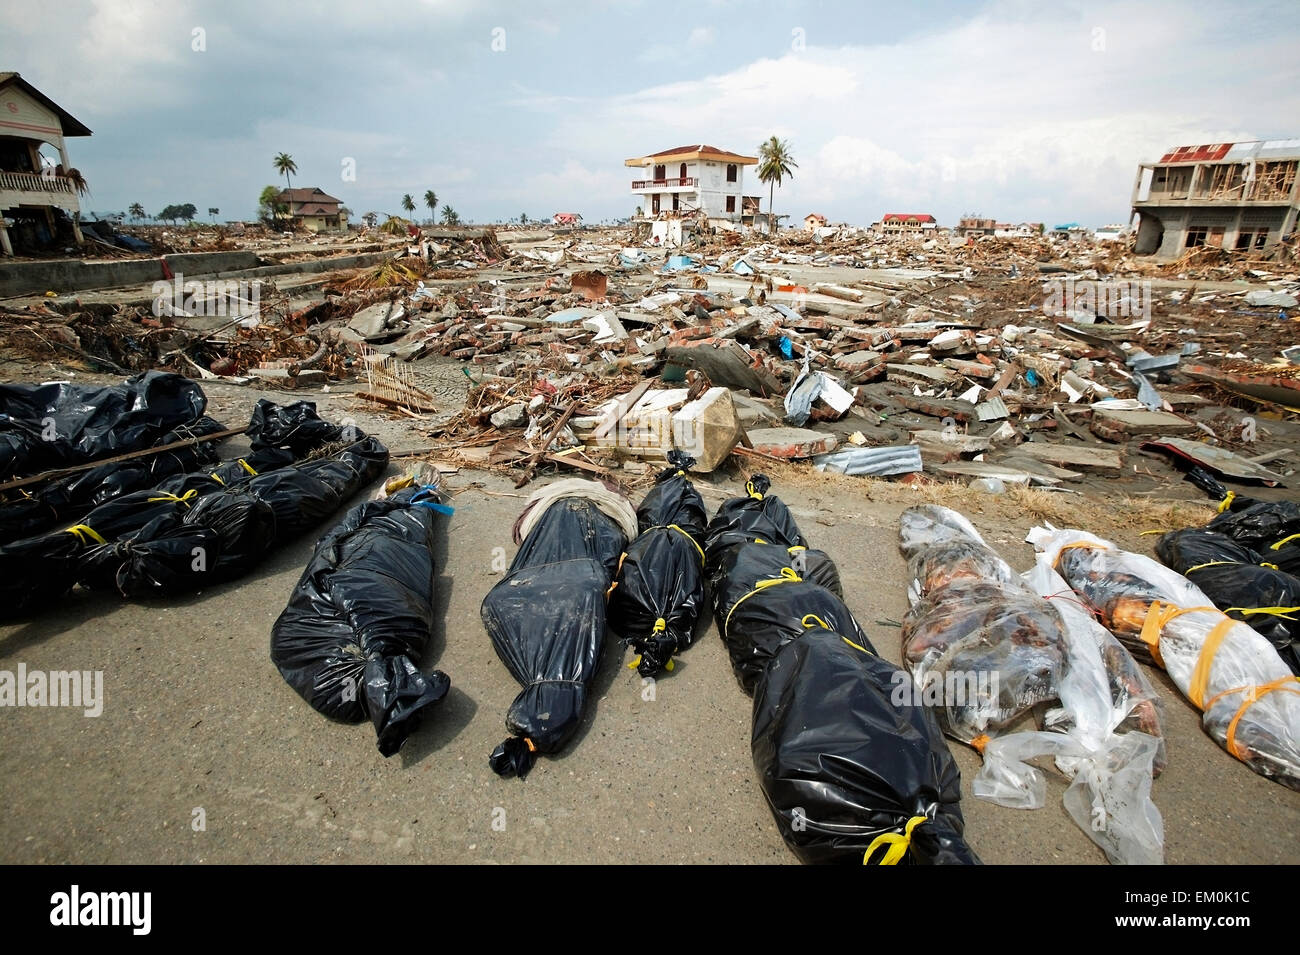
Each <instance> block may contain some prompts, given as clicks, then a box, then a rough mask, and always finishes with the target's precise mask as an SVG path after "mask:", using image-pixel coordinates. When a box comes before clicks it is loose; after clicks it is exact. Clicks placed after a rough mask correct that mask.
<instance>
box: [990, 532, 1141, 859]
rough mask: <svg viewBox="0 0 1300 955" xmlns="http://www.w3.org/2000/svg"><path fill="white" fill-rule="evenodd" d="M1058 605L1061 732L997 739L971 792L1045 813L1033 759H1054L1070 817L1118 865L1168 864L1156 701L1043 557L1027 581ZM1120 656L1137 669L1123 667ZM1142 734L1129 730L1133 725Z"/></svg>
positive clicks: (1055, 727)
mask: <svg viewBox="0 0 1300 955" xmlns="http://www.w3.org/2000/svg"><path fill="white" fill-rule="evenodd" d="M1024 579H1025V582H1026V583H1027V584H1029V586H1031V587H1032V588H1033V589H1034V590H1035V592H1037V593H1038V594H1039V595H1041V596H1042V597H1044V598H1047V599H1049V600H1051V601H1052V606H1053V607H1054V608H1055V609H1056V611H1057V613H1058V614H1059V615H1060V617H1061V621H1062V624H1063V625H1064V631H1063V632H1064V635H1065V647H1066V667H1065V672H1064V674H1063V675H1062V677H1061V681H1060V702H1061V705H1060V707H1058V708H1056V709H1054V710H1051V711H1049V712H1048V714H1047V716H1046V718H1045V720H1044V723H1045V725H1046V726H1048V727H1050V728H1051V730H1052V731H1047V732H1030V733H1013V734H1011V735H1009V736H1003V737H999V738H997V739H994V740H992V741H990V742H989V744H988V745H987V746H986V747H985V749H984V765H983V766H982V767H981V768H980V772H979V775H977V776H976V777H975V780H974V782H973V784H972V786H971V790H972V792H974V794H975V795H976V796H979V797H981V798H983V799H988V800H990V801H992V802H995V803H998V804H999V805H1002V806H1008V807H1011V808H1015V809H1038V808H1040V807H1041V806H1042V805H1043V804H1044V802H1045V800H1046V780H1045V779H1044V777H1043V774H1042V772H1041V771H1040V770H1038V769H1037V768H1035V767H1034V766H1032V765H1030V763H1029V760H1031V759H1036V758H1039V757H1045V756H1051V757H1053V758H1054V759H1055V761H1056V767H1057V769H1059V770H1060V771H1061V772H1063V773H1064V774H1065V775H1066V776H1068V777H1071V778H1072V780H1073V781H1072V782H1071V785H1070V788H1069V789H1068V790H1067V791H1066V794H1065V798H1064V802H1065V808H1066V811H1067V812H1068V813H1069V814H1070V817H1071V818H1072V819H1073V820H1074V821H1075V823H1076V824H1077V825H1078V826H1079V828H1080V829H1082V830H1083V831H1084V832H1085V833H1086V834H1087V835H1088V837H1089V838H1090V839H1092V840H1093V842H1095V843H1097V845H1098V846H1100V847H1101V848H1102V850H1103V851H1104V852H1105V853H1106V858H1107V859H1109V860H1110V861H1111V862H1113V863H1117V864H1128V865H1154V864H1158V863H1160V862H1162V861H1163V858H1164V825H1163V822H1162V820H1161V817H1160V810H1159V809H1157V808H1156V806H1155V803H1154V802H1152V800H1151V780H1152V778H1153V776H1154V775H1156V773H1157V772H1158V770H1159V768H1161V767H1162V766H1163V763H1164V739H1163V738H1162V737H1160V736H1158V735H1149V734H1148V733H1145V732H1141V731H1140V730H1141V729H1143V728H1150V729H1154V731H1155V732H1157V733H1158V732H1159V713H1158V709H1157V704H1156V697H1155V693H1154V691H1153V690H1152V689H1151V685H1150V684H1149V683H1147V681H1146V679H1145V677H1143V676H1142V674H1141V672H1140V671H1138V670H1137V668H1136V666H1133V665H1132V658H1131V657H1129V655H1128V653H1127V652H1126V651H1125V650H1124V648H1123V647H1121V646H1120V645H1119V644H1118V643H1117V642H1116V640H1115V638H1114V637H1113V636H1111V634H1110V633H1109V632H1108V631H1106V630H1105V628H1103V627H1102V626H1101V625H1100V624H1098V623H1097V622H1096V621H1095V620H1094V619H1093V618H1092V616H1091V615H1090V614H1089V613H1088V612H1087V611H1086V610H1085V609H1084V608H1083V606H1082V605H1081V604H1080V603H1079V602H1078V601H1077V600H1075V599H1073V595H1072V592H1071V591H1070V590H1069V585H1068V584H1066V582H1065V581H1064V580H1063V579H1062V578H1061V577H1060V575H1058V574H1057V573H1056V572H1055V571H1054V570H1052V568H1051V566H1050V565H1048V564H1047V562H1046V561H1044V560H1043V559H1041V557H1040V559H1039V561H1038V562H1037V564H1036V565H1035V566H1034V568H1033V569H1032V570H1030V571H1029V572H1028V573H1026V574H1025V575H1024ZM1117 656H1122V658H1123V659H1125V660H1127V661H1128V666H1116V663H1115V661H1116V658H1117ZM1133 723H1136V726H1137V731H1134V732H1128V733H1124V734H1119V733H1117V732H1116V731H1117V730H1118V729H1120V727H1122V726H1124V725H1126V724H1133Z"/></svg>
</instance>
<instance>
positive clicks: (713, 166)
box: [623, 145, 758, 226]
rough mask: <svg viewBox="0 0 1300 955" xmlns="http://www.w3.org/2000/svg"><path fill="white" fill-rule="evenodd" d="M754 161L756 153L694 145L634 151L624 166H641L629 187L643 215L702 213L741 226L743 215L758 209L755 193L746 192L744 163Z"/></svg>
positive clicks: (712, 221)
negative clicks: (640, 153) (643, 152)
mask: <svg viewBox="0 0 1300 955" xmlns="http://www.w3.org/2000/svg"><path fill="white" fill-rule="evenodd" d="M757 162H758V159H757V158H756V157H754V156H742V155H740V154H739V153H733V152H728V151H727V150H725V149H719V148H717V147H716V146H705V145H698V146H677V147H676V148H674V149H665V150H663V151H662V152H657V153H651V154H650V155H649V156H638V157H636V158H633V159H628V160H626V161H625V162H624V163H623V165H625V166H631V167H633V168H636V169H639V170H640V173H639V175H638V178H636V179H634V180H632V192H633V194H634V195H635V196H636V200H637V205H638V207H639V208H640V210H641V216H642V217H643V218H647V219H656V218H659V217H661V216H670V215H672V214H674V213H675V214H676V215H677V216H680V217H683V218H685V217H697V216H699V215H700V213H703V214H704V216H705V217H706V218H707V219H708V220H709V224H710V225H711V226H717V225H723V224H732V225H739V224H740V223H741V218H742V216H744V215H747V214H749V215H752V214H753V213H752V212H751V211H749V210H752V209H757V207H758V197H757V196H746V195H745V167H746V166H753V165H755V164H756V163H757Z"/></svg>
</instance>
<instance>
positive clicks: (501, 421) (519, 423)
mask: <svg viewBox="0 0 1300 955" xmlns="http://www.w3.org/2000/svg"><path fill="white" fill-rule="evenodd" d="M489 420H490V421H491V422H492V424H493V425H494V426H495V427H498V428H522V427H524V426H525V425H526V424H528V408H527V407H526V406H525V405H522V404H517V405H510V406H508V407H506V408H502V409H501V410H500V411H498V412H497V413H496V414H494V415H492V417H491V418H490V419H489Z"/></svg>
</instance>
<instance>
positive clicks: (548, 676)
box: [480, 497, 635, 777]
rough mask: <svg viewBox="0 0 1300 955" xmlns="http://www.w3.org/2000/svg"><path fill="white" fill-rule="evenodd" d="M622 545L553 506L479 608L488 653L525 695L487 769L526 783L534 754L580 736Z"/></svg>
mask: <svg viewBox="0 0 1300 955" xmlns="http://www.w3.org/2000/svg"><path fill="white" fill-rule="evenodd" d="M628 510H629V512H630V511H631V507H630V506H629V507H628ZM633 520H635V518H634V517H633ZM626 544H627V537H626V536H625V535H624V533H623V531H622V529H621V527H620V526H619V523H618V522H617V521H616V520H614V519H613V518H611V517H610V516H609V515H607V514H605V513H602V511H601V510H600V508H599V507H597V506H596V504H595V503H594V502H592V501H589V500H584V499H582V498H581V497H564V498H560V499H558V500H554V501H552V502H551V503H550V504H549V506H547V507H546V510H545V512H544V513H542V514H541V515H540V516H538V517H537V518H536V520H535V521H534V522H533V523H532V525H531V529H530V530H529V531H528V535H527V536H526V537H525V538H524V540H523V543H522V545H521V546H520V548H519V551H518V552H517V553H516V554H515V558H514V560H513V561H512V562H511V564H510V569H509V571H508V572H507V573H506V576H505V577H504V578H503V579H502V580H501V581H499V582H498V583H497V584H496V586H494V587H493V588H492V589H491V590H490V591H488V594H487V596H486V597H484V598H483V605H482V607H481V608H480V614H481V616H482V618H483V626H484V627H485V628H486V629H487V632H488V636H489V637H490V638H491V640H492V647H493V649H495V650H496V653H497V656H498V657H500V659H501V662H502V663H504V664H505V665H506V667H507V668H508V669H509V670H510V673H511V675H512V676H513V677H514V678H515V679H516V680H517V681H518V682H519V683H521V684H522V685H523V689H522V690H520V691H519V695H518V696H516V697H515V700H514V702H513V703H512V704H511V706H510V710H509V712H508V713H507V714H506V728H507V729H508V730H509V731H510V733H511V735H510V737H509V738H508V739H506V740H505V741H504V742H502V743H501V745H500V746H498V747H497V748H496V750H495V751H494V752H493V753H492V756H491V758H490V759H489V760H488V762H489V765H491V767H492V769H493V771H494V772H496V773H497V774H498V775H501V776H520V777H523V776H526V775H527V774H528V771H529V770H530V769H531V768H532V766H533V763H534V761H535V760H536V758H537V754H538V753H553V752H556V751H558V750H560V749H561V748H563V746H564V745H565V743H567V742H568V741H569V739H570V737H572V736H573V734H574V733H575V732H576V731H577V729H578V726H579V724H580V722H581V720H582V714H583V712H584V711H585V709H586V705H587V685H588V684H589V683H590V681H591V679H592V677H593V676H594V675H595V672H596V667H597V666H598V665H599V663H600V658H601V654H602V652H603V650H604V646H605V636H606V603H605V601H606V596H605V594H606V591H607V590H608V588H609V585H610V583H611V581H612V578H613V573H614V570H615V568H616V566H617V562H618V557H619V554H620V553H622V551H623V548H624V546H625V545H626Z"/></svg>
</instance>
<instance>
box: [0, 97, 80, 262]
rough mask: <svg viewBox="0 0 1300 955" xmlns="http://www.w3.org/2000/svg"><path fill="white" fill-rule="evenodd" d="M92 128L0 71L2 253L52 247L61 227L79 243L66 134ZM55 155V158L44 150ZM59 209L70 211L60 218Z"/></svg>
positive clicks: (74, 175) (73, 174) (75, 180)
mask: <svg viewBox="0 0 1300 955" xmlns="http://www.w3.org/2000/svg"><path fill="white" fill-rule="evenodd" d="M89 135H90V130H89V129H87V128H86V127H85V126H83V125H82V124H81V123H79V122H77V120H76V119H74V118H73V117H72V116H71V115H70V114H69V113H68V112H67V110H65V109H63V108H62V107H60V106H59V105H58V104H57V103H55V102H54V101H52V100H51V99H49V98H48V97H47V96H45V95H44V94H43V93H42V92H41V91H40V90H38V89H37V88H36V87H34V86H32V84H30V83H28V82H27V81H26V80H24V79H23V78H22V77H21V76H19V75H18V74H17V73H0V251H2V252H3V253H4V254H5V255H13V254H14V249H15V246H17V247H18V248H19V249H39V248H44V247H46V246H49V245H51V244H52V243H53V242H54V241H55V240H56V238H57V237H58V233H59V230H60V229H61V228H70V229H71V231H72V235H73V237H74V238H75V240H76V241H77V243H78V244H79V243H80V242H81V230H80V228H79V227H78V226H77V222H76V220H77V214H78V212H79V211H80V206H79V205H78V202H77V185H78V181H79V180H78V174H77V173H76V171H75V170H74V169H72V165H71V163H70V162H69V161H68V150H67V147H66V146H65V145H64V142H63V139H64V137H65V136H89ZM47 148H48V149H49V150H52V151H53V152H54V153H57V157H58V158H57V159H56V158H55V157H54V156H53V155H51V154H50V153H49V152H46V151H44V150H45V149H47ZM56 209H60V210H62V211H63V212H64V213H67V216H66V217H60V216H57V215H56V213H55V211H54V210H56Z"/></svg>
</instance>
